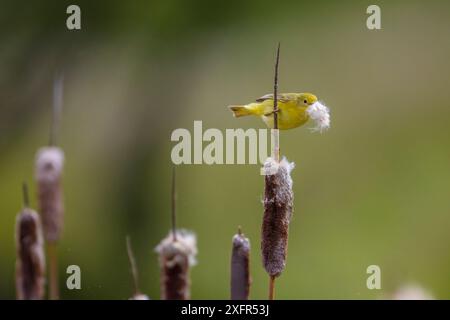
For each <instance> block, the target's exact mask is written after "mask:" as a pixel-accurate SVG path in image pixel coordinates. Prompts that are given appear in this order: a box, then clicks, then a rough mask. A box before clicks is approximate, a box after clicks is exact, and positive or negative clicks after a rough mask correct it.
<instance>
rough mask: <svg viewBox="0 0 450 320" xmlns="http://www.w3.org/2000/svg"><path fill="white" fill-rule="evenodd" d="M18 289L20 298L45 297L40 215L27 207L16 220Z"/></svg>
mask: <svg viewBox="0 0 450 320" xmlns="http://www.w3.org/2000/svg"><path fill="white" fill-rule="evenodd" d="M16 247H17V261H16V290H17V299H19V300H40V299H43V298H44V292H45V289H44V286H45V255H44V244H43V239H42V231H41V222H40V219H39V215H38V214H37V213H36V212H35V211H33V210H31V209H29V208H25V209H23V210H22V212H20V214H19V215H18V216H17V220H16Z"/></svg>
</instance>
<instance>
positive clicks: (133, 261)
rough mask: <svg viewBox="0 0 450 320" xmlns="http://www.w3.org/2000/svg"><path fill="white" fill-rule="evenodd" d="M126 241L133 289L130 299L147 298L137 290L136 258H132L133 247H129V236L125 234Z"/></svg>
mask: <svg viewBox="0 0 450 320" xmlns="http://www.w3.org/2000/svg"><path fill="white" fill-rule="evenodd" d="M126 243H127V254H128V260H129V262H130V268H131V276H132V278H133V289H134V294H133V295H132V296H131V298H130V300H149V298H148V296H147V295H145V294H143V293H141V291H140V290H139V273H138V268H137V265H136V259H135V258H134V254H133V248H132V247H131V240H130V237H129V236H127V238H126Z"/></svg>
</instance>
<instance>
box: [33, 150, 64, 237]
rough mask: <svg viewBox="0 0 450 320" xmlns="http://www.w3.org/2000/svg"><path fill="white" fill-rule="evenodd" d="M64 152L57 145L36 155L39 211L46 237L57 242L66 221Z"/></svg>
mask: <svg viewBox="0 0 450 320" xmlns="http://www.w3.org/2000/svg"><path fill="white" fill-rule="evenodd" d="M63 165H64V153H63V151H62V150H61V149H60V148H57V147H44V148H41V149H39V151H38V153H37V156H36V171H35V176H36V182H37V189H38V203H39V212H40V213H41V215H42V222H43V226H44V235H45V239H46V240H47V241H48V242H56V241H58V240H59V238H60V236H61V231H62V228H63V222H64V217H63V215H64V206H63V199H62V198H63V193H62V186H61V175H62V170H63Z"/></svg>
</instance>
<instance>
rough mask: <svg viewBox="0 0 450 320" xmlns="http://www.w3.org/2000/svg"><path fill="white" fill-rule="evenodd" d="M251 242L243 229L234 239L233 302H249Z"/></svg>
mask: <svg viewBox="0 0 450 320" xmlns="http://www.w3.org/2000/svg"><path fill="white" fill-rule="evenodd" d="M249 254H250V241H249V240H248V238H246V237H245V236H244V235H243V233H242V230H241V228H240V227H239V229H238V233H237V234H236V235H235V236H234V237H233V250H232V254H231V300H248V297H249V293H250V282H251V281H250V257H249Z"/></svg>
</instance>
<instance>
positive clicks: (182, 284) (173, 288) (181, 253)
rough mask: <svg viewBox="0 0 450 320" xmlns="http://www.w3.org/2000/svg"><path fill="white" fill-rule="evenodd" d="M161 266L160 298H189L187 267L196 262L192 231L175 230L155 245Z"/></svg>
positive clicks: (194, 240)
mask: <svg viewBox="0 0 450 320" xmlns="http://www.w3.org/2000/svg"><path fill="white" fill-rule="evenodd" d="M156 252H158V254H159V264H160V267H161V299H164V300H187V299H190V278H189V277H190V276H189V269H190V267H191V266H193V265H195V264H196V260H195V256H196V255H197V241H196V238H195V235H194V234H193V233H192V232H189V231H186V230H177V231H176V240H174V237H173V232H172V231H171V232H170V233H169V235H168V236H167V237H166V238H164V239H163V240H162V241H161V242H160V244H159V245H158V246H157V247H156Z"/></svg>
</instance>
